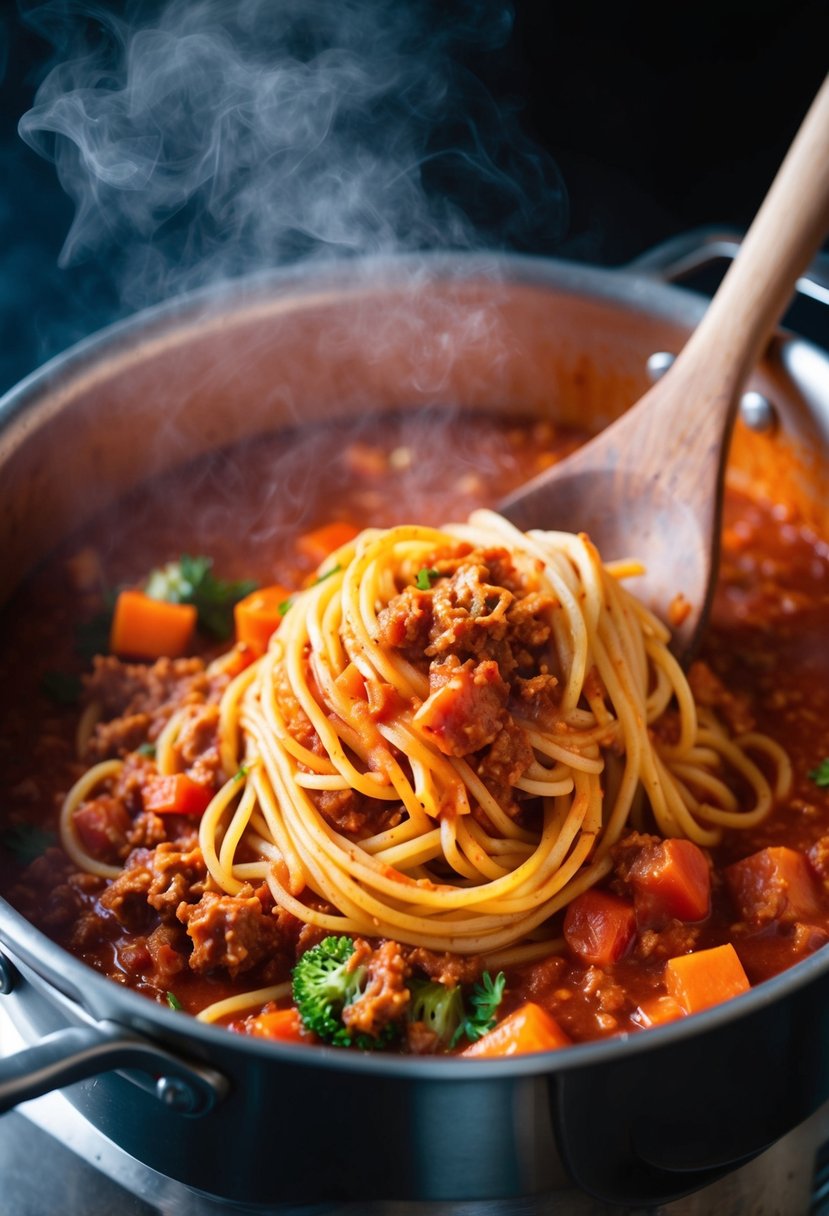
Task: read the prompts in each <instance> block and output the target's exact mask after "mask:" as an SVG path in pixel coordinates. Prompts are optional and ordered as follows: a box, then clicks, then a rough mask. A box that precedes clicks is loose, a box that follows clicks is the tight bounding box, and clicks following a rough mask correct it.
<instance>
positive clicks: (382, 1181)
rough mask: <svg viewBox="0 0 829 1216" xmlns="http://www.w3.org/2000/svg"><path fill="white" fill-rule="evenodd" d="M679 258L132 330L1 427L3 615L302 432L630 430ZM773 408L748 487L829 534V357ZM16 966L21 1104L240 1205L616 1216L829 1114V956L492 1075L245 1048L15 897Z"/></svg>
mask: <svg viewBox="0 0 829 1216" xmlns="http://www.w3.org/2000/svg"><path fill="white" fill-rule="evenodd" d="M715 252H719V250H718V249H717V250H715ZM675 254H676V250H675V249H670V250H669V251H668V256H669V257H670V258H673V257H674V256H675ZM656 261H658V258H654V257H653V256H652V257H651V258H650V259H649V261H648V262H647V264H646V266H645V267H644V268H643V269H637V268H635V267H634V268H628V269H627V270H626V271H625V272H612V271H600V270H595V269H588V268H584V267H580V266H574V265H568V264H559V263H555V262H551V261H541V260H537V259H532V258H518V257H508V256H507V257H502V256H484V255H477V256H469V257H463V256H440V257H429V258H420V259H417V260H412V259H408V260H407V259H402V260H397V261H390V262H389V261H386V262H382V263H354V264H340V265H338V266H335V267H322V268H316V269H313V270H311V271H308V270H307V269H305V270H302V271H301V272H289V273H281V274H269V275H265V276H263V277H261V278H257V279H254V280H248V281H245V282H242V283H236V284H232V285H226V286H224V287H222V288H221V289H218V290H210V291H208V292H205V293H202V294H199V295H197V296H194V297H190V298H187V299H184V300H181V301H175V302H173V303H171V304H168V305H165V306H163V307H161V308H157V309H154V310H152V311H150V312H147V313H144V314H142V315H140V316H138V317H136V318H134V319H133V320H131V321H129V322H126V323H124V324H120V325H116V326H114V327H113V328H111V329H109V330H107V331H106V332H104V333H102V334H100V335H98V336H97V337H94V338H92V339H89V340H88V341H86V342H83V343H81V344H80V345H79V346H78V347H76V348H74V349H73V350H72V351H70V352H68V353H67V354H66V355H64V356H61V357H60V358H58V359H56V360H54V361H53V362H51V363H50V364H48V365H47V366H46V367H45V368H43V369H42V370H41V371H39V372H38V373H36V374H35V375H34V376H32V377H30V378H29V379H28V380H27V381H25V382H24V383H23V384H21V385H20V386H19V387H18V388H17V389H15V390H14V391H13V392H12V393H10V394H9V395H8V396H7V397H6V398H5V399H4V401H3V402H2V403H0V544H1V545H2V553H3V559H2V571H0V596H3V597H5V596H6V595H7V594H8V593H10V592H11V590H12V589H13V588H14V587H15V586H16V584H17V583H18V582H19V581H20V579H21V578H22V577H23V576H24V574H25V572H26V571H27V569H28V568H29V567H30V566H31V565H32V564H33V563H34V562H35V561H36V560H38V559H39V558H40V557H41V556H42V555H44V554H45V553H46V552H48V550H49V549H50V548H51V546H52V545H53V544H54V543H55V542H56V541H57V540H59V539H60V538H61V537H62V536H64V535H66V534H67V532H68V531H69V530H71V529H72V528H74V527H75V526H76V525H77V524H78V523H79V522H80V521H82V520H83V519H85V518H86V517H88V516H89V515H90V514H91V513H92V512H94V511H97V510H98V509H100V508H101V507H103V506H105V505H106V504H107V503H108V502H111V501H112V500H113V499H114V498H116V497H117V496H119V495H120V494H122V493H123V492H124V490H125V489H127V488H128V487H129V486H131V485H133V484H135V483H137V482H140V481H142V480H144V479H145V478H147V477H148V476H150V475H152V474H154V473H156V472H159V471H161V470H163V469H166V468H170V467H174V466H175V464H176V463H177V462H178V461H181V460H183V459H185V458H186V459H190V458H192V457H193V456H194V455H197V454H199V453H206V452H210V451H211V450H213V449H215V448H217V447H219V446H220V445H223V444H226V443H228V442H231V441H233V440H234V439H237V438H241V437H244V436H249V435H252V434H256V433H258V432H261V431H264V430H272V429H273V428H275V427H278V426H280V425H282V424H285V423H287V422H292V421H295V420H296V419H301V420H303V421H308V420H311V419H314V418H318V419H326V418H333V417H339V416H348V415H350V414H353V413H355V412H357V411H367V410H380V409H383V410H388V409H391V410H410V409H416V408H418V407H420V406H423V405H427V404H428V405H441V404H446V403H448V402H454V403H462V404H464V405H466V406H468V407H470V408H473V409H476V410H482V411H504V410H514V411H516V412H518V413H521V414H527V413H535V414H547V415H549V414H551V415H552V416H554V417H556V418H557V419H559V420H561V421H564V422H575V423H578V424H579V425H584V424H585V423H586V422H587V423H588V424H589V425H592V426H593V427H596V428H598V427H600V426H602V425H604V424H605V423H606V422H607V421H608V420H610V419H611V418H612V417H615V416H616V415H617V414H618V413H619V412H621V411H622V410H624V409H625V408H626V407H627V406H628V405H629V404H630V403H631V402H633V401H634V400H636V399H637V397H638V396H640V395H641V393H642V392H643V391H644V389H645V388H646V387H647V383H648V363H649V359H651V356H653V355H654V354H656V353H660V352H671V351H675V350H677V349H678V348H679V347H680V345H681V344H682V342H683V340H684V338H685V337H686V336H687V334H688V332H689V331H690V329H691V328H692V327H693V325H694V323H695V322H696V320H697V319H698V317H699V316H700V314H701V312H702V309H703V307H704V301H703V300H702V299H701V298H700V297H698V296H696V295H693V294H691V293H688V292H685V291H682V290H680V289H678V288H676V287H674V286H670V285H666V284H665V283H663V282H659V281H657V280H656V279H655V278H654V277H653V272H654V266H655V263H656ZM818 287H819V284H818ZM655 362H657V363H658V360H657V361H655ZM654 365H655V363H654V361H652V362H651V366H652V367H653V366H654ZM751 387H752V390H753V392H754V394H755V396H754V398H753V399H752V401H751V402H750V403H749V404H748V405H747V407H746V412H745V417H744V420H743V421H741V422H739V423H738V425H737V428H736V433H735V437H734V441H733V447H732V452H731V457H730V461H729V476H730V477H731V479H732V480H733V481H735V482H736V483H739V484H744V485H746V484H747V485H751V486H753V487H754V488H755V489H757V490H758V491H759V492H760V493H772V492H773V493H774V495H775V496H780V497H783V498H785V499H786V500H787V501H791V502H793V503H795V504H796V505H797V506H798V508H799V509H800V511H801V512H802V513H803V514H804V516H805V517H806V519H807V520H809V521H810V522H811V523H812V524H814V526H816V527H818V528H822V529H824V530H827V525H829V501H827V497H826V491H825V487H826V485H827V473H828V472H829V358H827V356H826V355H825V354H824V353H822V352H821V351H819V350H818V349H817V348H815V347H814V346H811V345H809V344H808V343H805V342H803V341H801V340H799V339H796V338H793V337H790V336H782V335H780V336H778V337H777V338H776V339H775V341H774V343H773V344H772V347H771V348H770V350H769V352H768V356H767V358H766V360H765V362H764V363H763V365H762V367H761V368H760V369H759V371H758V373H757V375H756V376H755V378H754V381H753V384H752V386H751ZM757 394H759V397H758V396H757ZM763 402H764V403H765V404H763ZM689 408H693V402H689ZM171 435H175V436H176V439H177V442H176V443H172V442H170V436H171ZM160 438H161V440H162V441H161V442H160V441H159V440H160ZM0 945H1V946H2V949H1V950H0V994H1V995H0V1000H1V1001H2V1002H3V1005H4V1007H5V1008H6V1009H7V1011H8V1012H9V1013H10V1014H11V1017H12V1019H13V1021H14V1023H15V1025H16V1026H17V1028H18V1030H19V1031H20V1032H21V1034H22V1035H23V1037H24V1039H25V1040H26V1041H27V1042H29V1043H31V1044H32V1045H31V1046H29V1047H28V1048H26V1049H25V1050H23V1051H21V1052H19V1053H18V1054H16V1055H13V1056H11V1057H8V1058H6V1059H4V1060H2V1061H0V1109H5V1108H8V1107H10V1106H12V1105H14V1104H15V1103H17V1102H20V1101H22V1100H24V1099H26V1098H29V1097H33V1096H35V1095H37V1094H40V1093H43V1092H45V1091H47V1090H49V1089H52V1088H55V1087H59V1086H67V1087H68V1088H67V1094H68V1096H69V1097H70V1100H71V1101H72V1102H73V1104H74V1105H75V1106H77V1108H78V1109H79V1110H80V1111H81V1112H82V1113H83V1114H84V1115H85V1116H86V1117H87V1118H88V1119H89V1120H90V1121H91V1122H92V1123H94V1124H95V1125H96V1126H97V1127H98V1128H99V1129H100V1130H102V1131H103V1132H104V1133H105V1134H106V1135H107V1136H109V1137H110V1138H111V1139H113V1140H114V1141H116V1142H117V1143H118V1144H120V1145H121V1147H122V1148H124V1149H125V1150H126V1151H127V1152H129V1153H131V1154H132V1155H134V1156H135V1157H137V1158H138V1159H139V1160H141V1161H143V1162H145V1163H146V1164H148V1165H150V1166H151V1167H152V1168H154V1169H155V1170H158V1171H160V1172H161V1173H164V1174H167V1175H169V1176H170V1177H172V1178H175V1179H179V1180H181V1181H182V1182H185V1183H186V1184H188V1185H190V1186H192V1187H195V1188H197V1189H200V1190H202V1191H205V1192H208V1193H210V1194H215V1195H219V1196H222V1197H225V1198H227V1199H230V1200H233V1201H234V1202H237V1203H273V1202H276V1201H285V1202H291V1201H297V1200H300V1199H301V1200H303V1201H306V1202H307V1201H309V1200H314V1199H325V1198H336V1197H343V1196H351V1197H359V1198H361V1199H364V1200H367V1199H369V1198H397V1199H405V1198H411V1199H450V1198H465V1199H477V1198H488V1199H496V1198H502V1197H510V1196H517V1195H521V1194H527V1193H533V1192H540V1191H546V1190H550V1189H555V1188H556V1187H557V1186H562V1185H569V1182H568V1179H570V1178H572V1179H573V1180H574V1181H575V1183H576V1184H577V1185H578V1186H580V1187H582V1188H583V1189H585V1190H587V1191H589V1192H591V1193H592V1194H594V1195H596V1196H598V1197H599V1198H602V1199H605V1200H607V1201H608V1202H612V1203H626V1204H637V1205H638V1204H652V1203H657V1202H665V1201H667V1200H669V1199H671V1198H674V1197H676V1196H679V1195H682V1194H686V1193H688V1192H690V1191H693V1190H694V1189H696V1188H699V1187H701V1186H703V1185H705V1184H707V1183H708V1182H710V1181H712V1180H713V1179H715V1178H717V1177H719V1176H721V1175H722V1174H723V1173H725V1172H727V1171H729V1170H731V1169H732V1168H734V1167H735V1166H736V1165H737V1164H739V1163H740V1162H743V1161H746V1160H748V1159H750V1158H751V1157H752V1156H754V1155H755V1154H757V1153H758V1152H760V1151H761V1150H762V1149H764V1148H765V1147H766V1146H768V1145H770V1144H772V1143H773V1142H775V1141H776V1140H777V1139H778V1138H779V1137H781V1136H782V1135H784V1134H785V1133H786V1132H787V1131H789V1130H790V1129H792V1128H793V1127H795V1126H796V1125H798V1124H799V1123H800V1122H801V1121H802V1120H804V1119H805V1118H806V1117H807V1116H809V1115H810V1114H811V1113H812V1112H813V1111H815V1110H816V1109H817V1107H818V1106H819V1105H820V1104H821V1103H822V1102H824V1101H825V1100H826V1099H827V1097H829V1048H828V1047H827V1044H829V953H827V952H825V951H823V952H820V953H818V954H817V955H815V956H813V957H812V958H810V959H808V960H807V961H806V962H804V963H801V964H800V965H799V966H798V967H796V968H794V969H793V970H791V971H790V972H788V973H786V974H784V975H781V976H779V977H777V978H776V979H774V980H771V981H769V982H768V983H765V984H763V985H761V986H760V987H758V988H757V989H755V990H754V991H752V992H751V993H749V994H747V995H746V996H744V997H741V998H739V999H738V1000H735V1001H733V1002H729V1003H728V1004H727V1005H725V1006H721V1007H719V1008H715V1009H712V1010H709V1011H708V1012H706V1013H704V1014H701V1015H699V1016H697V1017H694V1018H691V1019H688V1020H686V1021H683V1022H680V1023H675V1024H673V1025H670V1026H667V1027H664V1028H662V1029H658V1030H652V1031H649V1032H648V1033H646V1034H642V1035H638V1036H635V1037H632V1038H630V1039H618V1040H615V1041H611V1042H602V1043H592V1044H586V1045H582V1046H575V1047H572V1048H568V1049H567V1050H564V1051H560V1052H557V1053H552V1054H549V1055H544V1056H539V1057H524V1058H518V1059H513V1060H504V1061H491V1062H490V1061H480V1062H475V1061H467V1060H464V1061H460V1060H429V1059H407V1058H402V1057H392V1056H383V1057H379V1056H363V1055H360V1054H358V1053H344V1052H340V1051H336V1050H329V1049H319V1050H310V1049H306V1048H301V1047H291V1046H289V1045H280V1044H277V1043H269V1042H263V1041H258V1040H253V1039H246V1038H243V1037H240V1036H232V1035H230V1034H228V1033H226V1032H225V1031H222V1030H220V1029H217V1028H215V1027H211V1026H205V1025H202V1024H200V1023H197V1022H195V1021H193V1020H191V1019H188V1018H185V1017H183V1016H182V1015H181V1014H178V1013H175V1012H173V1011H171V1010H168V1009H165V1008H162V1007H159V1006H155V1005H153V1004H151V1003H149V1002H148V1001H146V1000H145V999H143V998H142V997H140V996H138V995H137V994H136V993H134V992H131V991H129V990H126V989H124V988H122V987H121V986H119V985H117V984H114V983H111V982H109V981H107V980H105V979H104V978H102V977H101V976H99V975H97V974H96V973H93V972H91V971H89V970H88V969H87V968H86V967H84V966H83V965H82V964H81V963H80V962H78V961H77V960H76V959H74V958H72V957H69V956H68V955H67V954H66V953H64V952H63V951H62V950H61V949H59V948H58V947H57V946H55V945H54V944H53V943H52V942H50V941H49V940H47V939H46V938H45V937H44V936H43V935H42V934H41V933H39V932H38V931H37V930H35V929H34V928H33V927H32V926H31V925H30V924H28V923H27V922H26V921H24V920H23V919H22V918H21V917H20V916H19V915H18V914H17V913H16V912H15V911H14V910H13V909H12V908H10V907H9V906H8V905H7V904H5V903H4V902H3V901H0ZM44 1036H45V1037H44Z"/></svg>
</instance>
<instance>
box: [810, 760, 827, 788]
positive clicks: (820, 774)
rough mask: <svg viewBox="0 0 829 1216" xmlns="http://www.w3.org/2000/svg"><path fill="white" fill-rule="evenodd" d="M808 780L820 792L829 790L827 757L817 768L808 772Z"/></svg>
mask: <svg viewBox="0 0 829 1216" xmlns="http://www.w3.org/2000/svg"><path fill="white" fill-rule="evenodd" d="M809 779H810V780H811V781H814V783H815V785H819V786H820V788H821V789H822V790H825V789H829V756H826V757H824V759H823V760H821V762H820V764H819V765H818V766H817V768H813V769H812V770H811V771H810V773H809Z"/></svg>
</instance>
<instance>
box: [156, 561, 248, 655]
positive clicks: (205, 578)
mask: <svg viewBox="0 0 829 1216" xmlns="http://www.w3.org/2000/svg"><path fill="white" fill-rule="evenodd" d="M257 585H258V584H256V583H254V582H251V580H250V579H240V580H238V581H236V582H233V581H229V580H227V579H221V578H216V576H215V575H214V574H213V559H212V558H210V557H203V556H202V557H191V556H190V555H189V554H187V553H182V555H181V557H180V558H179V560H178V561H177V562H168V563H167V565H166V566H162V567H161V568H160V569H158V570H153V571H152V573H151V574H150V576H149V578H148V579H147V581H146V583H145V584H144V594H145V595H148V596H149V597H150V598H151V599H154V600H166V601H167V602H168V603H170V604H193V605H194V606H195V608H196V610H197V611H198V623H199V625H200V627H201V628H202V629H204V630H205V631H206V632H207V633H212V634H213V636H214V637H216V638H219V639H220V640H221V641H225V640H226V639H227V638H229V637H230V635H231V633H232V632H233V605H234V604H236V603H238V601H239V600H242V599H244V598H245V596H246V595H250V593H251V592H252V591H255V590H256V588H257Z"/></svg>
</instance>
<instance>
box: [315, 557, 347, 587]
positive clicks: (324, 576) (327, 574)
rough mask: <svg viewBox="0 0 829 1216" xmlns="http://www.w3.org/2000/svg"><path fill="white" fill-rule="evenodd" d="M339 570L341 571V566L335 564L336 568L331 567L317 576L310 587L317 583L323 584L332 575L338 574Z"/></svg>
mask: <svg viewBox="0 0 829 1216" xmlns="http://www.w3.org/2000/svg"><path fill="white" fill-rule="evenodd" d="M340 570H342V566H341V565H340V563H339V562H337V564H336V566H332V567H331V569H330V570H326V571H325V573H324V574H318V575H317V577H316V578H315V579H314V581H313V583H312V584H311V586H312V587H316V586H317V584H318V583H324V582H325V580H326V579H327V578H330V577H331V575H332V574H339V572H340Z"/></svg>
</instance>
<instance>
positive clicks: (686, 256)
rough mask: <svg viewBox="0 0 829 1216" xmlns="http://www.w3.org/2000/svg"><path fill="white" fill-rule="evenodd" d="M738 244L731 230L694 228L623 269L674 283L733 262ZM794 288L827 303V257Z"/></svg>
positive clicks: (816, 262) (816, 261)
mask: <svg viewBox="0 0 829 1216" xmlns="http://www.w3.org/2000/svg"><path fill="white" fill-rule="evenodd" d="M741 241H742V233H740V232H738V231H736V230H734V229H722V228H694V229H692V230H691V231H690V232H683V233H681V234H680V235H679V236H675V237H671V238H670V239H669V240H667V241H663V242H662V243H661V244H660V245H657V246H656V247H655V248H654V249H649V250H648V251H647V253H643V254H641V255H640V256H639V257H637V258H634V259H633V261H632V262H628V263H627V265H626V266H625V267H624V270H625V272H627V273H629V272H631V271H632V272H633V273H634V274H645V275H649V276H651V277H653V278H657V279H662V280H664V281H665V282H667V283H675V282H677V281H678V280H679V279H684V278H685V277H686V276H688V275H691V274H694V273H695V272H696V271H698V270H703V269H704V268H705V267H706V266H710V265H712V264H713V263H714V262H718V261H722V260H723V259H724V260H726V261H733V260H734V258H735V257H736V256H737V253H738V251H739V248H740V243H741ZM796 286H797V291H798V292H799V294H800V295H803V296H807V297H808V298H809V299H810V300H816V301H817V302H818V303H819V304H829V255H827V254H822V253H819V254H818V255H817V257H816V258H815V259H814V260H813V261H812V263H811V264H810V265H809V266H808V267H807V268H806V270H805V271H804V272H803V274H802V275H801V277H800V278H799V279H798V280H797V285H796Z"/></svg>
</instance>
